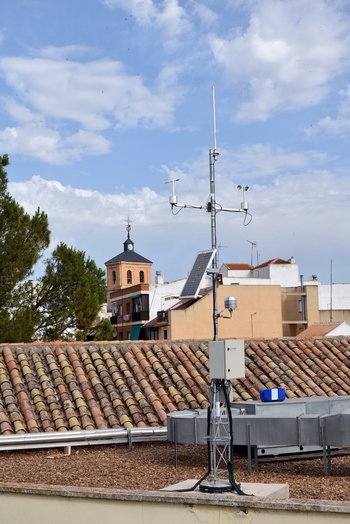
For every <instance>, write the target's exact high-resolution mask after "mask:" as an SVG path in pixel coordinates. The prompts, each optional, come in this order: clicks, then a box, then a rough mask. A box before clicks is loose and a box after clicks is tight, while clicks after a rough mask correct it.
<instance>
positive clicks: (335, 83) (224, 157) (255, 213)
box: [0, 0, 350, 284]
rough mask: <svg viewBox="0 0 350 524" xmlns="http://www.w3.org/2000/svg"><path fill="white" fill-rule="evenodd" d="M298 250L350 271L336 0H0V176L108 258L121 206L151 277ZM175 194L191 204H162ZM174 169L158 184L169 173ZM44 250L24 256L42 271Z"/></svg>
mask: <svg viewBox="0 0 350 524" xmlns="http://www.w3.org/2000/svg"><path fill="white" fill-rule="evenodd" d="M213 87H214V88H215V97H214V99H215V115H216V149H217V151H218V153H219V156H218V157H217V160H216V163H215V194H216V202H217V203H218V207H220V208H221V207H222V208H229V209H239V208H240V205H241V202H242V198H243V194H242V190H239V189H238V188H237V186H239V185H240V186H243V187H245V186H249V190H248V191H247V192H246V195H245V196H246V200H247V201H248V202H249V213H250V215H251V216H249V215H248V216H245V214H244V213H240V212H225V211H221V212H218V213H217V245H218V248H219V249H218V256H219V264H222V263H224V262H227V263H233V262H245V263H251V262H253V265H257V264H258V263H262V262H264V261H267V260H270V259H273V258H277V257H278V258H282V259H285V260H288V259H289V258H291V257H292V256H293V257H295V259H296V263H297V264H298V267H299V272H300V274H302V275H303V276H304V279H308V278H309V277H311V275H317V276H318V278H319V280H320V281H321V282H322V283H324V284H328V283H329V282H330V280H332V282H350V269H349V267H350V266H349V255H350V248H349V222H350V209H349V201H350V147H349V145H350V144H349V142H350V2H349V0H317V2H316V1H315V0H263V1H261V0H203V1H200V0H88V1H87V0H59V1H56V2H51V1H47V0H3V2H2V6H1V20H0V155H3V154H8V155H9V159H10V163H11V165H10V166H8V168H7V173H8V179H9V186H8V189H9V192H10V193H11V195H12V196H13V197H14V198H15V199H16V200H17V201H18V202H19V203H20V204H21V205H22V206H23V207H24V208H25V209H26V211H27V212H29V213H30V214H33V213H34V212H35V210H36V209H37V208H38V207H40V209H41V210H44V211H45V212H46V213H47V214H48V218H49V225H50V229H51V245H50V248H49V249H48V250H47V251H46V252H45V254H44V258H45V257H46V258H47V257H48V256H50V253H51V252H52V250H53V249H54V248H55V246H56V245H57V244H58V243H59V242H65V243H66V244H68V245H69V246H73V247H74V248H76V249H79V250H83V251H85V253H86V255H87V256H89V257H90V258H92V259H93V260H95V262H96V263H97V265H98V266H99V267H101V268H104V263H105V262H106V261H108V260H109V259H111V258H113V257H114V256H115V255H117V254H119V253H120V252H121V251H122V250H123V242H124V241H125V239H126V237H127V231H126V226H127V220H128V218H129V219H130V221H131V239H132V240H133V241H134V243H135V251H136V252H137V253H139V254H140V255H142V256H144V257H146V258H148V259H149V260H151V261H152V262H153V268H152V271H153V278H154V275H155V272H156V271H157V270H159V271H162V273H163V275H164V279H165V281H173V280H177V279H180V278H184V277H186V276H187V274H188V273H189V271H190V270H191V267H192V265H193V262H194V260H195V258H196V256H197V253H198V252H199V251H204V250H208V249H210V248H211V245H212V242H211V217H210V213H208V212H207V211H206V210H205V206H206V203H207V201H208V197H209V193H210V178H209V150H211V149H213V148H214V132H213V130H214V123H213V121H214V119H213V104H212V98H213V97H212V94H213V89H212V88H213ZM172 180H177V181H176V182H174V186H175V194H176V196H177V197H178V202H179V203H181V204H187V205H198V206H201V205H202V206H203V207H204V209H188V208H187V209H181V208H176V209H173V213H172V210H171V206H170V205H169V196H170V194H171V186H172V184H171V181H172ZM167 182H170V183H167ZM40 271H42V267H40V264H39V266H38V267H37V268H36V272H37V273H38V275H37V276H40Z"/></svg>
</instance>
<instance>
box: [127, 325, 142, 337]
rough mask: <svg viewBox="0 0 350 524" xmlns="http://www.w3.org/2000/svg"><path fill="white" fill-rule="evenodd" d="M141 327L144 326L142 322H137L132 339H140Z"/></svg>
mask: <svg viewBox="0 0 350 524" xmlns="http://www.w3.org/2000/svg"><path fill="white" fill-rule="evenodd" d="M141 328H142V324H137V325H135V326H132V328H131V334H130V340H138V339H139V336H140V331H141Z"/></svg>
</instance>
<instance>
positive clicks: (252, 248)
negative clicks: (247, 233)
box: [247, 240, 258, 266]
mask: <svg viewBox="0 0 350 524" xmlns="http://www.w3.org/2000/svg"><path fill="white" fill-rule="evenodd" d="M247 242H249V244H250V247H251V251H250V265H251V266H252V265H253V255H254V248H256V246H257V245H258V244H257V242H252V241H251V240H247Z"/></svg>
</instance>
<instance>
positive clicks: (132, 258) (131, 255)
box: [105, 251, 152, 266]
mask: <svg viewBox="0 0 350 524" xmlns="http://www.w3.org/2000/svg"><path fill="white" fill-rule="evenodd" d="M117 262H133V263H135V262H136V263H139V264H152V262H151V261H150V260H148V258H145V257H143V256H142V255H139V254H138V253H136V252H135V251H123V252H122V253H119V255H116V256H115V257H113V258H111V259H110V260H107V262H105V265H106V266H108V265H109V264H116V263H117Z"/></svg>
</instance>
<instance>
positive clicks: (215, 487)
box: [199, 480, 232, 493]
mask: <svg viewBox="0 0 350 524" xmlns="http://www.w3.org/2000/svg"><path fill="white" fill-rule="evenodd" d="M199 491H202V492H203V493H227V492H231V491H232V486H231V484H230V483H229V482H226V481H224V480H215V481H214V480H211V481H210V480H205V481H203V482H202V483H201V484H199Z"/></svg>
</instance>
